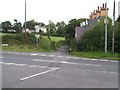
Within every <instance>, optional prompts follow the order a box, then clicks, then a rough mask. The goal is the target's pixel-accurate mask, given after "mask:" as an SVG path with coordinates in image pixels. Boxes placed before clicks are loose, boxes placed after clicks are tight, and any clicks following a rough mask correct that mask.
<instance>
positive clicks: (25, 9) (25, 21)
mask: <svg viewBox="0 0 120 90" xmlns="http://www.w3.org/2000/svg"><path fill="white" fill-rule="evenodd" d="M25 33H26V0H25Z"/></svg>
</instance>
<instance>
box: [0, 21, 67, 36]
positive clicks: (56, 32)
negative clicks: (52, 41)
mask: <svg viewBox="0 0 120 90" xmlns="http://www.w3.org/2000/svg"><path fill="white" fill-rule="evenodd" d="M36 25H40V26H41V27H42V26H44V27H45V28H46V29H47V33H44V32H41V34H43V35H50V36H64V33H65V31H64V30H65V27H66V24H65V22H64V21H61V22H57V23H56V24H55V23H53V22H52V21H50V22H49V24H48V25H45V24H44V23H43V22H36V21H35V20H34V19H33V20H30V21H27V22H26V28H27V29H29V30H35V26H36ZM0 28H2V29H3V30H4V32H5V33H9V30H15V33H22V32H23V31H24V29H25V23H23V25H22V23H21V22H19V21H18V20H16V19H15V20H14V23H13V24H12V23H11V22H10V21H5V22H2V23H1V24H0Z"/></svg>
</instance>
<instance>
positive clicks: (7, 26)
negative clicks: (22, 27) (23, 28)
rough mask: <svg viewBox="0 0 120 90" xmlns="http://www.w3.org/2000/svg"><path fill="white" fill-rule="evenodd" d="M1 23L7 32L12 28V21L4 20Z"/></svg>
mask: <svg viewBox="0 0 120 90" xmlns="http://www.w3.org/2000/svg"><path fill="white" fill-rule="evenodd" d="M1 25H2V29H3V30H5V32H8V30H9V29H11V28H12V24H11V22H10V21H5V22H2V23H1Z"/></svg>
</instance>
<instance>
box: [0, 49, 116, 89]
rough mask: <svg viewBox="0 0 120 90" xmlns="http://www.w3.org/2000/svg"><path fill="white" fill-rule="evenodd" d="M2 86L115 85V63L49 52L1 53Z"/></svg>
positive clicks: (104, 86) (79, 86) (109, 86)
mask: <svg viewBox="0 0 120 90" xmlns="http://www.w3.org/2000/svg"><path fill="white" fill-rule="evenodd" d="M1 53H2V57H0V58H2V61H1V62H0V65H2V87H3V88H118V62H117V61H113V60H102V59H89V58H79V57H74V56H70V55H68V54H67V53H65V52H64V51H62V50H61V51H57V52H51V53H28V52H4V51H3V52H1Z"/></svg>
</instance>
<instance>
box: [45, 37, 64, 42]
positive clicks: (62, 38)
mask: <svg viewBox="0 0 120 90" xmlns="http://www.w3.org/2000/svg"><path fill="white" fill-rule="evenodd" d="M43 37H44V38H47V39H48V37H47V36H43ZM50 38H51V40H52V41H54V42H58V41H64V40H65V38H64V37H55V36H51V37H50Z"/></svg>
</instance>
